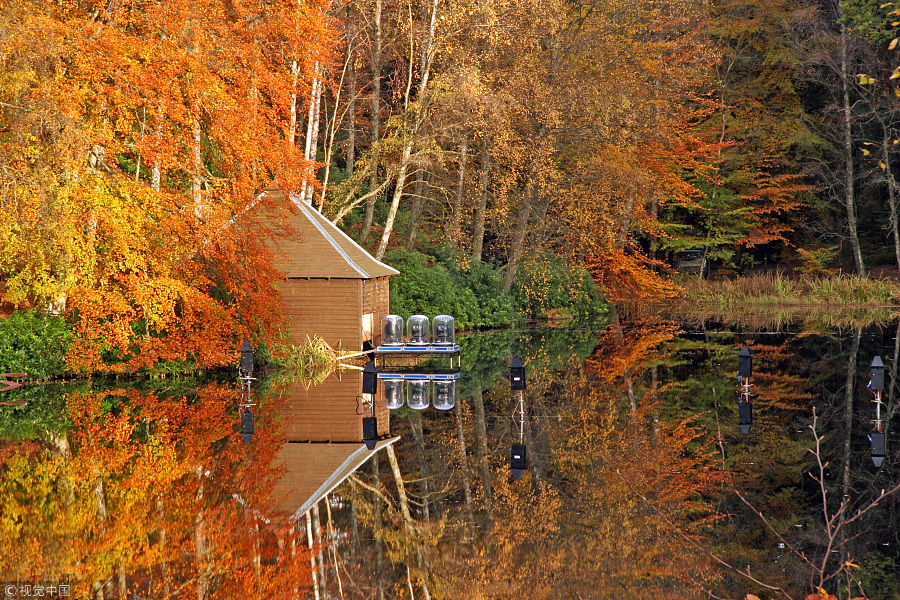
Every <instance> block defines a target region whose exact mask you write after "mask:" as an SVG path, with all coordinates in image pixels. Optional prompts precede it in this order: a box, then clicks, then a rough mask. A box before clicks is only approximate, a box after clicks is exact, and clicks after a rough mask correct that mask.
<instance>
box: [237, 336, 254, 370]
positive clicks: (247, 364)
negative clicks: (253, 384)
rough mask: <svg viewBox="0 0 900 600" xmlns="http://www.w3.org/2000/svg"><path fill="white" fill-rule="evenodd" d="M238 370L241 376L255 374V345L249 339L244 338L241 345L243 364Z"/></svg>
mask: <svg viewBox="0 0 900 600" xmlns="http://www.w3.org/2000/svg"><path fill="white" fill-rule="evenodd" d="M238 370H239V371H240V375H241V377H250V375H252V374H253V347H252V346H250V342H248V341H247V340H244V343H243V345H242V346H241V364H240V366H239V367H238Z"/></svg>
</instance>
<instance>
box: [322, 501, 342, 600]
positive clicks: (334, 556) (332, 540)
mask: <svg viewBox="0 0 900 600" xmlns="http://www.w3.org/2000/svg"><path fill="white" fill-rule="evenodd" d="M325 511H326V513H327V515H328V545H329V546H331V558H332V560H333V561H334V578H335V580H336V581H337V586H338V597H339V598H341V600H343V598H344V585H343V583H341V569H340V562H339V559H338V553H337V543H336V541H335V537H334V522H333V521H332V520H331V502H329V501H328V496H325Z"/></svg>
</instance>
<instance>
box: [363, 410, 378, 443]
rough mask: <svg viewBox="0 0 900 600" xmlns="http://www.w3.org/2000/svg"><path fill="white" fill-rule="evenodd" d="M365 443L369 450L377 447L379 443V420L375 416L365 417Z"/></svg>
mask: <svg viewBox="0 0 900 600" xmlns="http://www.w3.org/2000/svg"><path fill="white" fill-rule="evenodd" d="M362 425H363V443H364V444H365V445H366V448H368V449H369V450H374V449H375V444H377V443H378V420H377V419H376V418H375V417H363V420H362Z"/></svg>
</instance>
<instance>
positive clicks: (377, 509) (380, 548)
mask: <svg viewBox="0 0 900 600" xmlns="http://www.w3.org/2000/svg"><path fill="white" fill-rule="evenodd" d="M371 460H372V487H374V488H375V489H376V490H378V489H381V476H380V474H379V472H378V453H377V452H376V453H375V454H374V455H373V456H372V459H371ZM373 508H374V510H373V512H374V515H372V521H373V524H372V529H373V531H372V537H374V538H375V598H376V600H384V544H383V543H382V541H381V536H382V533H381V496H379V495H378V494H375V501H374V507H373Z"/></svg>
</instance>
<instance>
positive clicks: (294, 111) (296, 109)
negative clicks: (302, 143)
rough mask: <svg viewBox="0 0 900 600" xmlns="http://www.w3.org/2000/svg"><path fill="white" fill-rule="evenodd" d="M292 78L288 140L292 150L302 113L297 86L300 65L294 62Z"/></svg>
mask: <svg viewBox="0 0 900 600" xmlns="http://www.w3.org/2000/svg"><path fill="white" fill-rule="evenodd" d="M291 76H292V77H293V85H292V86H291V116H290V119H289V121H288V131H287V136H286V138H287V140H288V144H289V145H290V147H291V148H294V147H295V146H296V145H297V120H298V116H297V115H298V114H299V113H300V94H298V93H297V84H298V83H299V82H300V64H299V63H298V62H297V61H296V60H294V61H291Z"/></svg>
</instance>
